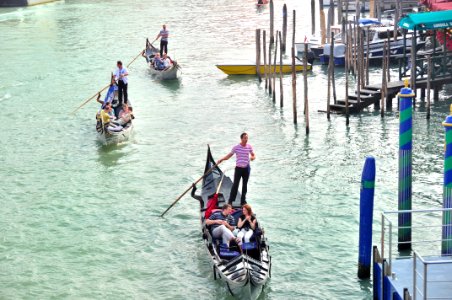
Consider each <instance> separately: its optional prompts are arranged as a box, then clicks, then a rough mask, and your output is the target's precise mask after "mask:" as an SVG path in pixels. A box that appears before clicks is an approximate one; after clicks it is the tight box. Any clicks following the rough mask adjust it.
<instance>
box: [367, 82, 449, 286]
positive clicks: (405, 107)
mask: <svg viewBox="0 0 452 300" xmlns="http://www.w3.org/2000/svg"><path fill="white" fill-rule="evenodd" d="M398 97H399V101H400V126H399V188H398V210H399V211H407V212H401V213H399V216H398V250H399V251H404V250H411V249H412V247H411V246H412V245H411V244H412V231H411V229H412V219H411V217H412V215H411V210H412V149H413V113H412V112H413V98H414V97H415V94H414V93H413V90H412V89H410V88H409V87H408V80H406V81H405V87H404V88H402V89H401V91H400V93H399V95H398ZM450 108H451V115H449V116H447V117H446V120H445V121H444V122H443V123H442V125H443V126H444V129H445V153H444V183H443V186H444V188H443V205H442V206H443V208H444V209H451V208H452V105H451V107H450ZM375 173H376V171H375V159H374V158H373V157H367V158H366V161H365V164H364V168H363V172H362V177H361V194H360V224H359V255H358V277H359V278H361V279H365V278H369V277H370V268H371V253H372V221H373V207H374V194H375ZM441 253H442V254H443V255H452V211H450V210H445V211H443V218H442V243H441Z"/></svg>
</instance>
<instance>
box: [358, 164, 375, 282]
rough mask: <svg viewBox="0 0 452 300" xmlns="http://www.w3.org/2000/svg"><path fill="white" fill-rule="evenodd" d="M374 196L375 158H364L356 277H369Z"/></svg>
mask: <svg viewBox="0 0 452 300" xmlns="http://www.w3.org/2000/svg"><path fill="white" fill-rule="evenodd" d="M374 195H375V158H373V157H372V156H368V157H366V162H365V163H364V168H363V174H362V176H361V193H360V200H359V257H358V277H359V278H361V279H365V278H369V277H370V267H371V257H372V221H373V210H374Z"/></svg>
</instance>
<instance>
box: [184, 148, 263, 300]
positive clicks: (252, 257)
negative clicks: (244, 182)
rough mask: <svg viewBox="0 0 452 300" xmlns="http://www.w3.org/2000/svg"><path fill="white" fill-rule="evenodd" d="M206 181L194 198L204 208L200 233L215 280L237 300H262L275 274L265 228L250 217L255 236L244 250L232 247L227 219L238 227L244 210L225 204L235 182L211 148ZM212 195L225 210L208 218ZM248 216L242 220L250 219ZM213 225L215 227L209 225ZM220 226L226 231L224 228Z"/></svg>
mask: <svg viewBox="0 0 452 300" xmlns="http://www.w3.org/2000/svg"><path fill="white" fill-rule="evenodd" d="M202 178H203V179H202V188H201V189H200V192H199V193H198V194H196V191H195V184H193V189H192V197H193V198H195V199H196V200H198V201H197V202H198V203H199V205H200V206H199V213H200V221H201V222H200V224H201V230H200V232H199V233H200V234H201V236H202V239H203V241H204V245H205V249H206V250H207V253H208V257H209V258H210V261H211V263H212V265H213V268H212V269H213V278H214V279H221V280H222V281H223V282H224V283H225V285H226V286H227V289H228V290H229V292H230V293H231V294H232V295H233V296H234V297H236V298H237V299H247V300H248V299H249V300H255V299H258V298H259V295H260V294H261V292H262V290H263V288H264V286H265V284H266V283H267V281H268V279H269V278H270V274H271V257H270V254H269V248H268V242H267V238H266V237H265V234H264V230H263V228H262V225H261V224H258V222H257V221H253V220H251V217H249V220H250V221H251V223H253V224H254V225H250V226H252V228H254V233H253V234H249V235H248V236H250V237H249V238H247V237H246V236H245V239H244V241H243V242H242V243H241V247H240V248H241V249H242V250H240V249H238V246H237V242H232V243H230V244H229V246H228V244H227V242H228V241H232V240H233V236H231V234H230V232H229V230H230V229H232V227H230V226H228V225H229V223H227V222H226V220H227V216H228V215H232V217H233V218H234V221H235V222H234V223H235V224H236V222H237V220H240V219H241V215H242V213H243V211H244V209H235V210H234V211H233V212H229V210H230V206H229V205H227V204H223V203H224V201H225V199H224V198H223V195H229V192H230V191H231V188H232V180H231V178H229V177H228V176H226V175H225V174H224V173H223V171H222V170H221V169H220V167H219V166H218V165H216V164H215V160H214V159H213V157H212V153H211V152H210V148H208V150H207V160H206V164H205V167H204V175H203V176H202ZM212 194H214V195H219V201H218V202H219V203H221V204H220V206H218V203H216V205H215V208H222V209H221V211H219V210H218V209H215V211H214V212H213V213H212V215H210V216H209V217H206V213H207V211H208V209H209V207H210V203H212V202H211V200H212V199H211V198H212ZM237 194H240V192H237ZM245 209H246V208H245ZM247 213H248V215H250V216H251V215H252V213H253V212H252V211H251V210H249V211H248V210H247ZM247 213H245V216H244V217H242V219H244V220H247V218H248V217H247ZM212 216H213V217H212ZM209 223H210V225H211V226H209V225H208V224H209ZM241 223H243V224H241V225H242V228H243V227H246V225H245V222H241ZM259 223H260V222H259ZM213 224H215V225H216V226H215V227H214V228H212V225H213ZM226 224H228V225H226ZM220 227H223V228H222V229H220ZM250 233H251V232H250ZM223 235H224V238H223ZM225 242H226V244H225ZM203 272H204V271H203ZM203 275H205V274H203Z"/></svg>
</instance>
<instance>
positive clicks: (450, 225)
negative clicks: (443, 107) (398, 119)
mask: <svg viewBox="0 0 452 300" xmlns="http://www.w3.org/2000/svg"><path fill="white" fill-rule="evenodd" d="M450 109H451V115H449V116H447V117H446V120H445V121H444V122H443V123H442V124H443V126H444V129H445V131H446V134H445V139H446V143H445V152H444V191H443V208H449V209H450V208H452V105H451V106H450ZM442 231H443V232H442V243H441V253H442V254H443V255H451V254H452V211H443V230H442Z"/></svg>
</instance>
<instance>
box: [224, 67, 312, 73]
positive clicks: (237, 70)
mask: <svg viewBox="0 0 452 300" xmlns="http://www.w3.org/2000/svg"><path fill="white" fill-rule="evenodd" d="M216 66H217V68H218V69H220V70H221V71H223V72H224V73H226V74H228V75H256V64H221V65H216ZM273 68H274V66H273V65H272V66H271V71H272V72H273ZM311 68H312V66H311V65H310V64H308V70H311ZM264 69H265V68H264V65H263V64H262V65H261V66H260V68H259V70H260V73H261V74H264ZM303 69H304V68H303V65H302V64H296V65H295V71H296V72H302V71H303ZM279 70H280V66H279V64H276V73H279ZM282 72H283V73H292V65H291V64H283V66H282Z"/></svg>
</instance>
